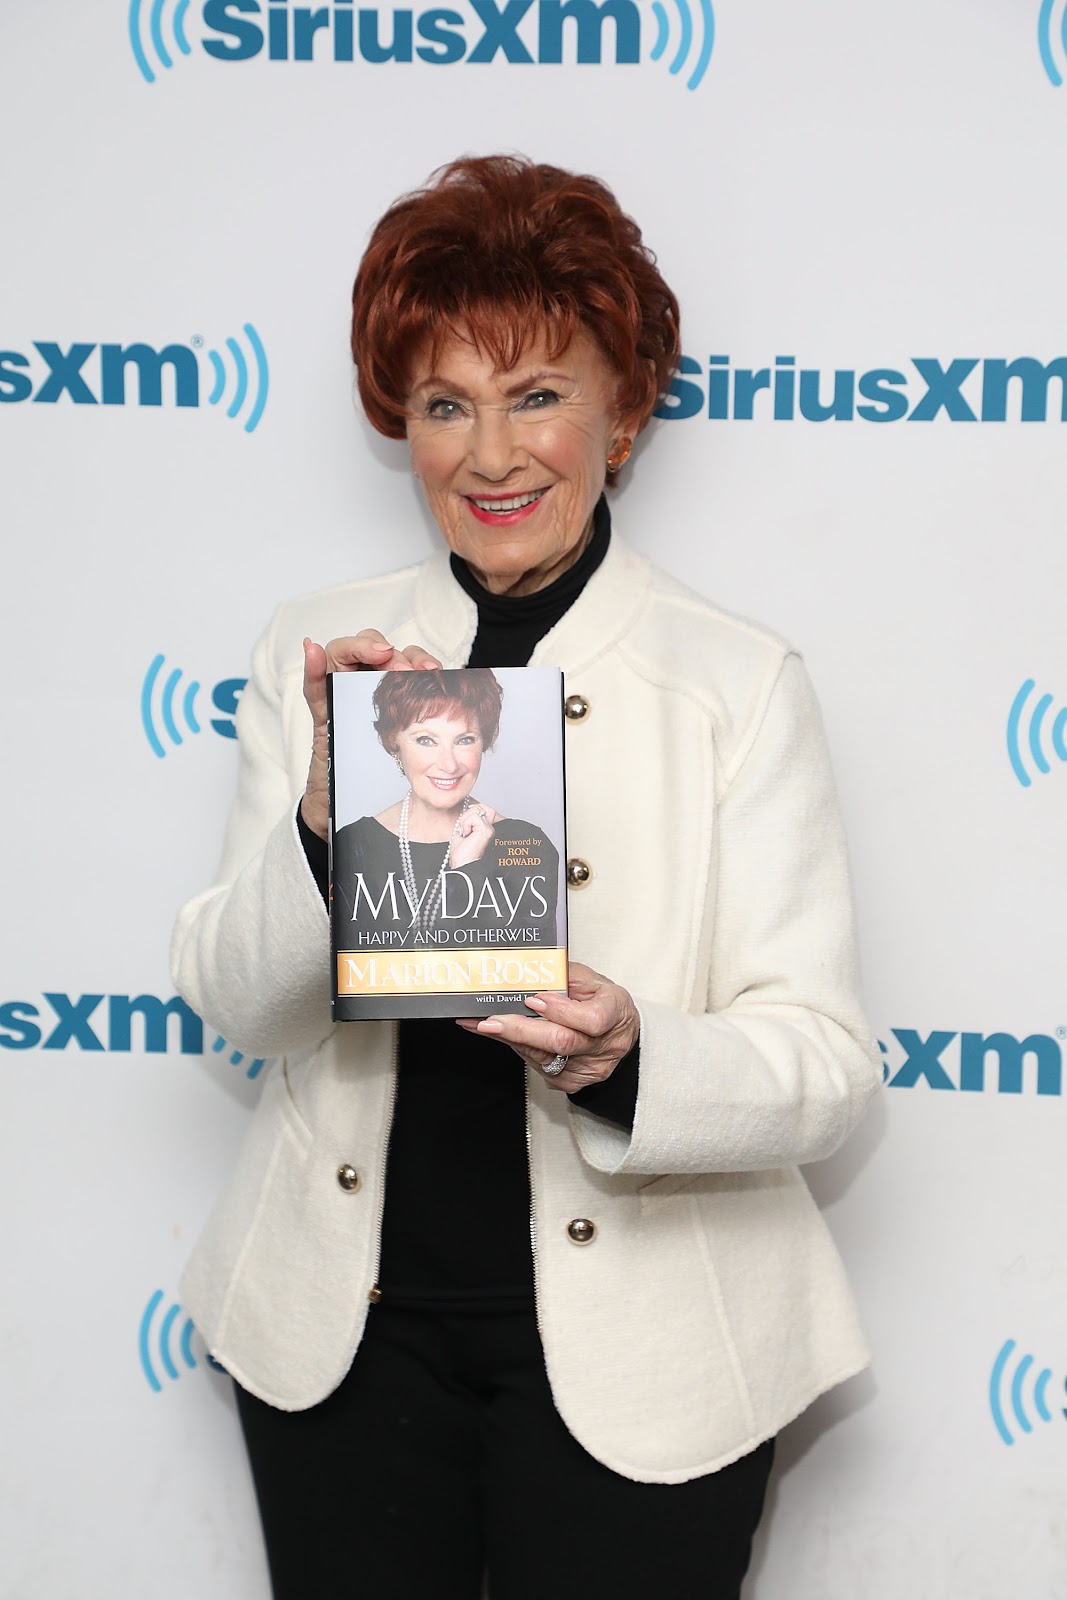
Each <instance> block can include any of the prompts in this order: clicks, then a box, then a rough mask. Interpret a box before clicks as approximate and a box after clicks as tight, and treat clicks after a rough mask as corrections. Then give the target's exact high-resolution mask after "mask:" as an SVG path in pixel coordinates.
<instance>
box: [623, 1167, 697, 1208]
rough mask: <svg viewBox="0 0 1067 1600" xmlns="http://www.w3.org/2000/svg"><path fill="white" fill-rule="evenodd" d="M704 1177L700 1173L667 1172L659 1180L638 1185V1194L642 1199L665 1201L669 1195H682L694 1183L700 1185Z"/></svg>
mask: <svg viewBox="0 0 1067 1600" xmlns="http://www.w3.org/2000/svg"><path fill="white" fill-rule="evenodd" d="M702 1177H703V1173H700V1172H666V1173H664V1174H663V1176H662V1177H659V1178H648V1179H646V1181H645V1182H644V1183H641V1184H639V1185H638V1188H637V1193H638V1195H639V1197H640V1199H641V1200H642V1202H643V1201H645V1200H665V1199H666V1198H667V1197H668V1196H669V1195H672V1194H681V1192H682V1190H683V1189H688V1188H690V1187H691V1185H692V1184H694V1183H699V1182H700V1179H701V1178H702Z"/></svg>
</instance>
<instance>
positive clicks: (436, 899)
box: [399, 789, 471, 933]
mask: <svg viewBox="0 0 1067 1600" xmlns="http://www.w3.org/2000/svg"><path fill="white" fill-rule="evenodd" d="M412 798H413V791H412V790H411V789H409V790H408V792H407V794H406V795H405V796H404V799H403V803H402V804H401V807H400V833H399V840H400V864H401V866H402V867H403V869H404V885H405V887H406V889H407V892H408V899H409V901H410V903H411V905H412V906H417V907H418V909H417V910H416V911H413V913H412V917H411V925H412V926H415V925H416V924H417V926H418V928H419V931H420V932H421V933H429V932H430V930H431V928H432V927H433V925H434V923H435V922H436V921H437V914H438V912H439V911H440V909H441V896H442V894H443V893H444V887H445V873H446V872H447V871H448V867H449V863H450V861H451V860H452V846H453V845H454V844H455V842H456V839H457V837H458V835H459V825H460V823H461V822H462V821H463V813H464V812H465V811H466V809H467V807H468V806H469V805H470V803H471V802H470V796H469V795H468V796H467V797H466V798H465V799H464V801H463V803H462V804H461V806H460V808H459V816H458V817H457V818H456V821H455V824H454V826H453V828H452V832H451V834H450V835H449V839H448V843H447V844H446V845H445V854H444V860H443V861H442V862H441V865H440V867H439V868H438V872H437V882H436V883H435V885H434V889H433V893H432V894H430V895H428V897H427V899H426V900H425V901H424V902H423V904H422V905H421V906H419V891H418V888H417V887H416V884H415V868H414V865H413V863H412V860H411V801H412Z"/></svg>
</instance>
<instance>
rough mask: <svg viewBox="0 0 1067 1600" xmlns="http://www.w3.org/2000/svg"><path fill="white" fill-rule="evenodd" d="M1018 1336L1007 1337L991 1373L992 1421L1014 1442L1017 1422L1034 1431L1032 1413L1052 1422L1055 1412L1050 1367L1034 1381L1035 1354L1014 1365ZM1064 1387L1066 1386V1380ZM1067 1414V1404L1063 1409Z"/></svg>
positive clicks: (1021, 1430) (1021, 1429) (1008, 1441)
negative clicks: (1051, 1406) (1051, 1405)
mask: <svg viewBox="0 0 1067 1600" xmlns="http://www.w3.org/2000/svg"><path fill="white" fill-rule="evenodd" d="M1014 1353H1015V1340H1014V1339H1005V1341H1004V1343H1003V1344H1002V1345H1001V1347H1000V1349H999V1351H998V1352H997V1358H996V1360H995V1361H994V1362H993V1370H992V1372H991V1373H990V1375H989V1409H990V1411H991V1412H992V1414H993V1422H994V1424H995V1425H996V1430H997V1432H998V1433H999V1434H1000V1437H1001V1438H1002V1439H1003V1441H1004V1443H1005V1444H1014V1443H1015V1435H1014V1434H1013V1433H1012V1431H1011V1424H1012V1423H1013V1422H1014V1424H1015V1426H1016V1427H1017V1428H1018V1430H1019V1433H1020V1434H1023V1433H1033V1431H1034V1424H1033V1421H1032V1416H1034V1415H1036V1416H1037V1417H1038V1418H1039V1419H1040V1420H1041V1421H1042V1422H1051V1421H1052V1417H1053V1413H1052V1411H1050V1409H1049V1404H1048V1386H1049V1384H1050V1383H1051V1382H1052V1369H1051V1367H1042V1369H1041V1371H1040V1372H1039V1373H1037V1375H1036V1377H1035V1378H1034V1379H1033V1382H1032V1383H1030V1382H1029V1381H1028V1380H1029V1378H1030V1374H1031V1372H1032V1369H1033V1366H1034V1358H1033V1356H1028V1355H1023V1356H1020V1357H1019V1358H1018V1360H1017V1361H1016V1362H1015V1364H1014V1367H1013V1366H1012V1356H1013V1355H1014ZM1063 1387H1064V1388H1065V1389H1067V1381H1065V1382H1064V1385H1063ZM1061 1414H1062V1415H1063V1416H1064V1417H1067V1407H1064V1408H1063V1410H1062V1413H1061Z"/></svg>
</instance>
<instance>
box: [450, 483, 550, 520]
mask: <svg viewBox="0 0 1067 1600" xmlns="http://www.w3.org/2000/svg"><path fill="white" fill-rule="evenodd" d="M547 493H548V490H547V489H531V490H530V492H529V494H513V495H508V496H507V497H506V498H501V499H499V500H489V499H486V498H485V496H484V495H473V494H469V495H467V497H466V498H467V499H468V500H469V501H470V503H471V505H473V506H477V508H478V510H479V511H486V512H488V513H489V515H490V516H497V517H499V516H505V515H506V514H507V513H508V512H509V511H522V510H524V509H525V508H526V507H527V506H532V505H533V504H534V503H535V502H536V501H538V500H540V499H541V498H542V496H543V495H546V494H547Z"/></svg>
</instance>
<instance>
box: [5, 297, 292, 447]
mask: <svg viewBox="0 0 1067 1600" xmlns="http://www.w3.org/2000/svg"><path fill="white" fill-rule="evenodd" d="M243 332H244V337H245V341H246V345H247V349H246V347H245V345H242V344H240V343H239V342H238V340H237V339H226V340H224V341H223V343H222V347H221V348H220V349H217V350H216V349H214V348H212V349H207V350H205V349H204V341H203V339H201V338H200V336H199V335H196V336H195V337H194V338H193V339H192V340H191V341H190V344H189V345H185V344H168V345H164V346H163V348H162V349H156V348H155V346H153V345H150V344H141V343H137V344H126V345H123V344H72V345H71V346H70V348H69V350H64V349H63V348H62V347H61V346H60V345H59V344H56V343H54V342H52V341H51V340H48V339H39V340H34V343H33V349H34V351H35V352H36V356H37V358H38V359H36V360H35V359H34V357H33V356H30V355H27V354H25V353H24V352H23V351H21V350H0V404H7V405H15V404H18V402H19V401H22V400H32V401H34V402H35V403H36V404H38V405H56V404H57V402H58V401H59V400H61V399H62V398H63V397H64V395H65V396H67V398H68V399H69V400H70V401H71V403H72V404H73V405H76V406H95V405H105V406H125V405H139V406H161V405H162V404H163V393H164V388H166V392H167V395H168V397H173V402H174V404H175V405H176V406H199V405H200V404H201V393H202V388H203V386H202V384H201V377H203V378H204V380H205V385H206V384H209V385H210V390H209V393H208V396H207V403H208V405H210V406H219V405H223V404H224V409H225V412H226V415H227V417H230V418H231V419H236V418H238V417H243V420H244V431H245V433H254V432H255V430H256V428H257V427H258V426H259V420H260V418H261V417H262V415H263V409H264V407H265V406H266V404H267V392H268V389H269V387H270V370H269V367H268V364H267V353H266V351H265V350H264V348H263V343H262V340H261V339H260V337H259V334H258V333H257V332H256V330H255V328H254V327H253V326H252V324H251V323H250V322H246V323H245V325H244V329H243ZM198 351H202V352H203V353H202V355H200V356H198V354H197V352H198ZM42 364H43V365H42ZM34 369H37V370H36V371H35V370H34Z"/></svg>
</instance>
